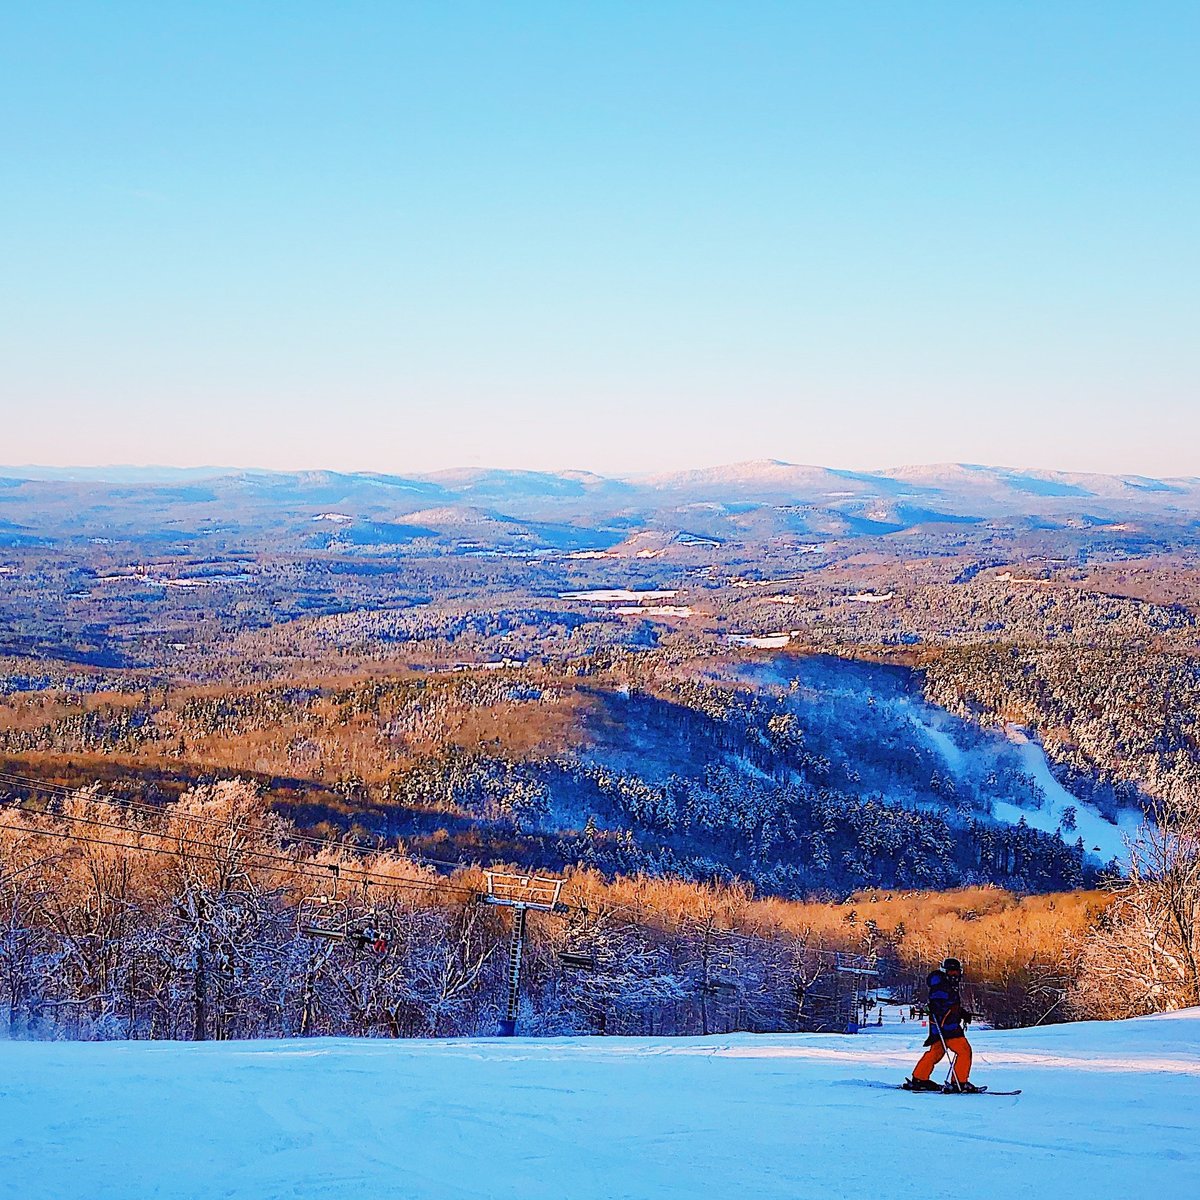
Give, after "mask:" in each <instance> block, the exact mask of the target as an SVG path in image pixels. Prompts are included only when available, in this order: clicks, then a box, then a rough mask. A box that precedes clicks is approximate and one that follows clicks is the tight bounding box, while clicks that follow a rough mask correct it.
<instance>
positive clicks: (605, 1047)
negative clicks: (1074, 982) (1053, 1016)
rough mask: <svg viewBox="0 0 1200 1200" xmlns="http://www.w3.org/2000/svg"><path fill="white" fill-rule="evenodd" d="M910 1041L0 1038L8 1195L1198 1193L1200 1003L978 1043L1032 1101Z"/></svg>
mask: <svg viewBox="0 0 1200 1200" xmlns="http://www.w3.org/2000/svg"><path fill="white" fill-rule="evenodd" d="M883 1032H885V1033H887V1032H889V1028H888V1027H887V1026H885V1027H884V1030H883ZM890 1032H891V1033H893V1035H894V1036H883V1037H881V1036H879V1033H877V1032H876V1033H864V1034H860V1035H859V1036H857V1037H832V1036H773V1037H754V1036H751V1035H745V1034H740V1035H735V1036H726V1037H712V1038H706V1039H686V1040H679V1041H663V1040H649V1039H647V1040H634V1039H561V1040H540V1041H539V1040H531V1041H526V1040H512V1041H486V1042H485V1041H449V1042H446V1041H443V1042H384V1041H361V1042H352V1041H311V1042H251V1043H240V1044H239V1043H225V1044H207V1045H178V1044H165V1043H132V1044H130V1043H107V1044H69V1043H68V1044H64V1043H55V1044H45V1043H42V1044H38V1043H0V1163H3V1165H4V1169H3V1171H2V1172H0V1195H3V1196H14V1197H17V1196H19V1197H21V1200H51V1198H53V1200H61V1198H63V1197H73V1196H78V1197H84V1196H86V1197H88V1198H89V1200H106V1198H107V1200H112V1198H116V1197H120V1198H122V1200H125V1198H134V1197H137V1198H141V1197H150V1196H154V1197H158V1198H160V1200H184V1198H186V1200H210V1198H215V1197H225V1198H243V1197H244V1198H247V1200H248V1198H250V1197H253V1198H254V1200H273V1198H277V1197H278V1198H282V1197H314V1198H315V1197H321V1198H324V1200H362V1198H364V1197H372V1198H377V1197H404V1198H405V1200H432V1198H437V1200H468V1198H470V1200H475V1198H482V1197H489V1198H491V1197H495V1198H505V1200H507V1198H509V1197H532V1196H536V1197H541V1196H569V1197H571V1200H617V1198H620V1197H628V1198H643V1197H644V1198H646V1200H651V1198H653V1200H699V1198H701V1197H730V1196H752V1197H754V1198H755V1200H775V1198H779V1200H783V1198H785V1197H786V1198H787V1200H810V1198H811V1200H816V1198H818V1197H820V1198H826V1197H841V1198H849V1200H855V1198H858V1197H862V1198H864V1200H866V1198H870V1200H881V1198H883V1197H887V1198H888V1200H906V1198H908V1197H914V1198H920V1200H941V1198H942V1197H947V1198H948V1197H954V1198H955V1200H962V1198H963V1197H970V1198H971V1200H1005V1198H1007V1197H1014V1198H1016V1197H1030V1198H1033V1197H1054V1200H1107V1198H1110V1197H1111V1198H1114V1200H1115V1198H1117V1197H1136V1196H1156V1197H1161V1198H1163V1200H1175V1198H1182V1197H1185V1196H1194V1195H1197V1194H1200V1147H1198V1142H1200V1138H1198V1135H1200V1010H1193V1011H1190V1012H1187V1013H1182V1014H1177V1015H1172V1016H1167V1017H1155V1018H1149V1019H1146V1020H1141V1021H1130V1022H1123V1023H1114V1024H1084V1025H1071V1026H1055V1027H1051V1028H1041V1029H1033V1030H1024V1031H1020V1032H1015V1033H996V1032H980V1033H978V1034H977V1035H976V1036H975V1038H974V1041H975V1046H976V1062H977V1069H976V1072H975V1075H976V1077H977V1079H978V1080H979V1081H980V1082H985V1083H990V1084H991V1085H993V1086H995V1087H1017V1086H1019V1087H1022V1088H1024V1093H1023V1095H1021V1096H1019V1097H1012V1098H1006V1097H996V1096H980V1097H963V1098H959V1097H943V1096H938V1095H930V1096H913V1095H909V1094H907V1093H905V1092H900V1091H895V1090H889V1089H887V1088H885V1087H883V1086H880V1085H882V1084H886V1083H889V1082H895V1081H898V1080H899V1079H901V1078H902V1077H903V1076H904V1074H905V1073H906V1071H907V1069H908V1068H909V1067H910V1065H911V1063H912V1062H913V1061H914V1060H915V1058H916V1056H917V1053H918V1045H919V1042H920V1038H921V1035H922V1033H923V1030H921V1028H920V1027H919V1025H908V1026H907V1027H904V1026H901V1027H899V1028H896V1027H894V1026H893V1027H892V1028H891V1029H890Z"/></svg>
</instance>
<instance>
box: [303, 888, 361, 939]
mask: <svg viewBox="0 0 1200 1200" xmlns="http://www.w3.org/2000/svg"><path fill="white" fill-rule="evenodd" d="M298 922H299V925H300V932H301V933H304V934H306V935H307V936H308V937H313V938H326V939H328V940H329V941H335V942H340V941H344V940H345V938H346V937H347V935H348V933H349V931H350V909H349V907H348V906H347V904H346V902H345V900H341V899H339V898H338V897H337V896H305V898H304V899H303V900H301V901H300V913H299V917H298Z"/></svg>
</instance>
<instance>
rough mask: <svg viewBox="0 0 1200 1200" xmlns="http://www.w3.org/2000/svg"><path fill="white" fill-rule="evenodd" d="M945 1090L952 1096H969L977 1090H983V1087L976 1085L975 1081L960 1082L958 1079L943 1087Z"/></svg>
mask: <svg viewBox="0 0 1200 1200" xmlns="http://www.w3.org/2000/svg"><path fill="white" fill-rule="evenodd" d="M942 1091H943V1092H946V1093H947V1094H949V1095H951V1096H969V1095H972V1094H974V1093H976V1092H982V1091H983V1088H979V1087H976V1086H975V1085H974V1084H973V1083H970V1082H967V1083H959V1082H957V1081H956V1080H953V1079H952V1080H951V1081H950V1082H949V1083H947V1084H946V1085H945V1086H944V1087H943V1088H942Z"/></svg>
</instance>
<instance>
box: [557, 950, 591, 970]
mask: <svg viewBox="0 0 1200 1200" xmlns="http://www.w3.org/2000/svg"><path fill="white" fill-rule="evenodd" d="M558 961H559V962H560V963H562V965H563V966H564V967H569V968H570V969H571V970H576V971H594V970H595V969H596V956H595V955H594V954H583V953H580V952H578V951H575V950H560V951H559V952H558Z"/></svg>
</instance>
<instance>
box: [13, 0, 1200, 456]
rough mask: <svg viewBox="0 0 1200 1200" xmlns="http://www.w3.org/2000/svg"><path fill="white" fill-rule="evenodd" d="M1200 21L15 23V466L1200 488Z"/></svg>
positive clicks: (116, 11) (1072, 9)
mask: <svg viewBox="0 0 1200 1200" xmlns="http://www.w3.org/2000/svg"><path fill="white" fill-rule="evenodd" d="M1198 62H1200V4H1197V3H1196V2H1195V0H1190V2H1187V3H1154V2H1152V0H1151V2H1146V3H1135V2H1132V0H1125V2H1122V3H1104V2H1102V0H1089V2H1081V3H1055V2H1054V0H1036V2H1030V3H1022V2H1017V0H1008V2H1005V3H963V2H962V0H956V2H954V3H945V4H935V3H919V2H915V3H906V2H904V0H888V2H882V0H879V2H872V0H861V2H858V3H836V2H833V0H823V2H821V3H801V2H797V0H793V2H791V3H779V4H772V3H754V2H746V0H739V2H737V3H734V2H730V3H728V4H708V3H703V2H699V0H689V2H687V3H656V2H654V0H648V2H643V3H628V4H625V3H617V2H615V0H609V2H607V3H594V4H583V3H571V2H568V0H556V2H553V3H545V4H530V3H519V2H516V0H513V2H509V3H501V2H499V0H497V2H494V3H488V4H462V3H454V2H452V0H443V2H440V3H429V4H424V3H402V2H398V0H392V2H389V3H354V2H353V0H350V2H339V3H333V2H332V0H327V2H324V3H305V2H302V0H280V2H278V3H255V2H253V0H241V2H238V3H219V2H217V0H206V2H204V3H194V4H188V3H178V2H171V0H158V2H155V3H142V4H131V3H120V2H116V0H107V2H100V0H95V2H93V3H86V4H62V3H55V2H54V0H39V2H37V3H28V4H9V5H6V6H4V12H3V15H2V16H0V103H2V114H3V115H2V118H0V120H2V125H0V184H2V185H0V239H2V247H0V249H2V255H0V362H2V364H3V365H2V370H0V418H2V422H0V462H5V463H9V464H12V463H22V462H39V463H48V464H65V463H72V464H80V463H110V462H134V463H151V462H152V463H179V464H197V463H220V464H231V465H261V466H278V467H309V466H327V467H334V468H342V469H353V468H362V469H373V470H388V471H404V470H420V469H433V468H436V467H440V466H449V465H457V464H478V463H486V464H494V465H501V466H527V467H537V468H560V467H564V468H565V467H584V468H592V469H596V470H600V471H610V472H612V471H629V470H647V469H658V468H670V467H679V466H694V465H705V464H711V463H717V462H725V461H732V460H735V459H744V458H758V457H768V456H769V457H778V458H785V459H790V460H793V461H800V462H815V463H823V464H827V465H833V466H860V467H882V466H886V465H892V464H899V463H910V462H934V461H945V460H967V461H974V462H990V463H1004V464H1010V465H1018V466H1022V465H1028V466H1058V467H1062V468H1066V469H1084V470H1112V471H1122V470H1128V471H1140V472H1144V473H1147V474H1160V475H1162V474H1185V473H1186V474H1200V450H1198V447H1200V387H1198V384H1200V336H1198V331H1200V320H1198V317H1200V312H1198V308H1200V304H1198V302H1197V296H1198V286H1200V285H1198V282H1197V281H1198V279H1200V253H1198V251H1200V144H1198V143H1200V99H1198V96H1200V86H1198V83H1197V63H1198Z"/></svg>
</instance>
